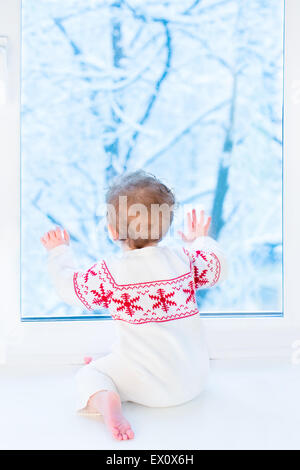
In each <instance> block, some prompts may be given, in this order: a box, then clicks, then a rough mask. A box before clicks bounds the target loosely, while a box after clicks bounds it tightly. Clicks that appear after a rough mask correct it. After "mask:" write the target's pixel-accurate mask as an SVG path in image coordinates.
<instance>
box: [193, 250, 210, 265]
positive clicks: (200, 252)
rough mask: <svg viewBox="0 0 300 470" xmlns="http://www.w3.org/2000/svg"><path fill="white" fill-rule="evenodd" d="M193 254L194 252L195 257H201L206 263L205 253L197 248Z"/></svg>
mask: <svg viewBox="0 0 300 470" xmlns="http://www.w3.org/2000/svg"><path fill="white" fill-rule="evenodd" d="M195 254H196V258H202V259H203V261H205V262H206V263H208V260H207V255H205V254H204V252H203V251H200V250H197V251H196V252H195Z"/></svg>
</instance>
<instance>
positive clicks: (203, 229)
mask: <svg viewBox="0 0 300 470" xmlns="http://www.w3.org/2000/svg"><path fill="white" fill-rule="evenodd" d="M210 223H211V217H208V218H207V221H206V223H204V211H203V210H202V211H201V212H200V217H199V219H197V214H196V210H195V209H193V210H192V213H190V212H188V215H187V224H188V233H187V234H186V235H185V234H184V233H183V232H178V233H179V235H180V236H181V238H182V240H183V241H185V242H193V241H194V240H196V238H199V237H206V236H207V234H208V229H209V226H210Z"/></svg>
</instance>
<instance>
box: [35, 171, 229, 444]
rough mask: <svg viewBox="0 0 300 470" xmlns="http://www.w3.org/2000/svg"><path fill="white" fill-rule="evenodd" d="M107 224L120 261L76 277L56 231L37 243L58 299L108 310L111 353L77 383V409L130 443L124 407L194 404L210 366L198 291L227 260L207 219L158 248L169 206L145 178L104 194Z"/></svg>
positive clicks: (158, 186) (193, 220) (159, 187)
mask: <svg viewBox="0 0 300 470" xmlns="http://www.w3.org/2000/svg"><path fill="white" fill-rule="evenodd" d="M106 202H107V205H108V211H107V224H108V231H109V234H110V236H111V238H112V239H113V240H114V241H116V242H117V243H119V244H120V245H121V247H122V250H121V251H122V253H121V254H120V255H119V256H116V255H115V256H111V257H108V258H107V259H105V260H101V261H99V262H98V263H96V264H95V265H94V266H92V267H91V268H90V269H88V270H87V271H85V272H77V271H76V270H75V268H74V265H73V260H72V254H71V250H70V247H69V241H70V238H69V235H68V233H67V232H66V230H64V231H63V232H62V231H61V230H60V229H59V228H57V229H56V230H52V231H50V232H48V233H46V234H45V235H44V237H43V238H42V239H41V241H42V243H43V245H44V246H45V248H46V249H47V250H48V252H49V257H48V263H49V264H48V266H49V272H50V275H51V277H52V280H53V283H54V285H55V287H56V289H57V292H58V293H59V295H60V296H61V298H62V299H63V300H64V301H65V302H67V303H70V304H77V305H81V307H84V308H86V309H89V310H92V309H100V308H108V309H109V312H110V314H111V316H112V318H113V319H114V321H115V325H116V329H117V337H118V341H117V343H116V344H115V345H114V346H113V350H112V352H111V353H110V354H109V355H107V356H105V357H101V358H100V359H97V360H94V361H92V362H91V363H90V364H88V365H86V366H84V367H83V368H82V369H81V370H80V371H79V373H78V374H77V376H76V379H77V385H78V391H79V401H80V403H79V405H80V406H79V408H80V409H81V411H84V412H87V413H98V414H101V415H102V416H103V418H104V422H105V424H106V426H107V427H108V429H109V431H110V432H111V434H112V435H113V437H114V438H115V439H118V440H127V439H132V438H133V437H134V433H133V430H132V428H131V426H130V424H129V422H128V421H127V420H126V419H125V417H124V416H123V413H122V402H125V401H131V402H135V403H139V404H141V405H144V406H152V407H166V406H174V405H179V404H181V403H184V402H187V401H189V400H192V399H193V398H194V397H196V396H197V395H198V394H199V393H200V392H201V391H202V390H203V388H204V386H205V383H206V379H207V376H208V371H209V357H208V352H207V347H206V343H205V338H204V331H203V326H202V323H201V320H200V317H199V311H198V309H197V304H196V297H195V296H196V290H198V289H206V288H208V287H212V286H214V285H215V284H217V283H219V282H220V281H221V280H223V279H224V278H225V276H226V260H225V257H224V254H223V253H222V250H221V249H220V247H219V245H218V244H217V242H216V241H214V240H213V239H212V238H210V237H209V236H208V229H209V226H210V221H211V220H210V218H208V219H207V220H205V215H204V211H201V213H200V216H197V214H196V211H195V210H193V211H192V213H189V214H188V221H187V222H188V224H187V226H188V230H187V233H182V232H180V236H181V238H182V240H183V241H184V243H185V247H175V248H173V247H171V246H170V247H168V246H160V245H159V242H160V241H161V239H162V238H163V237H164V235H165V234H166V233H167V231H168V229H169V227H170V225H171V223H172V220H173V213H174V205H175V197H174V195H173V193H172V191H171V190H170V189H168V188H167V187H166V186H165V185H164V184H163V183H161V182H160V181H159V180H158V179H157V178H155V177H154V176H152V175H150V174H147V173H145V172H143V171H137V172H134V173H131V174H129V175H127V176H124V177H123V178H121V179H119V180H118V181H117V182H116V183H115V184H113V186H112V187H111V188H110V189H109V191H108V193H107V196H106Z"/></svg>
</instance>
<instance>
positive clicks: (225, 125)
mask: <svg viewBox="0 0 300 470" xmlns="http://www.w3.org/2000/svg"><path fill="white" fill-rule="evenodd" d="M283 14H284V2H283V1H276V2H274V1H273V0H264V1H262V0H252V1H251V2H245V1H242V0H228V1H222V2H220V1H217V0H202V1H193V0H189V1H188V0H180V1H179V0H173V1H158V0H157V1H156V0H149V1H146V2H140V1H137V0H129V1H125V0H124V1H123V0H114V1H103V0H101V1H100V0H99V1H98V0H64V1H63V2H62V1H58V0H40V1H39V2H37V1H35V0H23V2H22V146H21V147H22V152H21V163H22V191H21V193H22V194H21V199H22V229H21V232H22V233H21V235H22V301H21V303H22V317H23V318H24V319H26V318H32V317H36V318H45V317H57V316H58V317H59V316H80V315H82V316H85V315H87V312H85V311H83V310H80V309H76V308H73V307H69V306H67V305H65V304H64V303H62V302H61V301H60V299H59V298H58V297H57V296H56V294H55V292H54V290H53V289H52V286H51V284H50V283H49V279H48V275H47V271H46V255H45V253H44V248H43V247H42V245H41V244H40V236H41V235H42V234H43V233H44V232H45V231H47V230H49V229H50V228H52V227H53V226H55V225H60V226H63V227H66V228H67V229H68V230H69V232H70V234H71V239H72V246H73V249H74V252H75V254H76V256H77V258H78V261H79V267H90V266H91V265H92V264H93V263H95V261H96V260H98V259H101V258H102V257H103V256H105V255H106V254H107V253H109V252H111V251H113V250H115V248H114V247H113V246H112V244H111V242H110V241H109V239H108V237H107V235H106V230H105V210H104V204H103V201H104V190H105V188H106V187H107V185H108V184H109V182H110V181H111V179H112V178H113V177H114V176H116V175H118V174H121V173H123V172H124V171H126V170H127V171H129V170H134V169H137V168H144V169H145V170H148V171H150V172H152V173H154V174H156V175H157V176H158V177H160V178H162V179H163V180H164V181H165V182H166V183H167V184H169V185H170V186H172V187H173V188H174V190H175V192H176V195H177V198H178V201H179V202H180V204H181V206H183V205H184V204H191V205H197V207H198V206H199V205H202V206H204V208H205V209H206V211H207V213H209V214H211V215H212V217H213V223H212V232H211V234H212V236H213V237H214V238H216V239H217V240H219V241H220V243H221V244H222V245H223V247H224V248H225V251H226V253H227V255H228V258H229V263H230V272H229V278H228V280H227V281H226V283H225V284H224V285H220V286H218V287H216V288H215V289H213V290H211V291H203V292H201V295H199V298H198V301H199V309H200V311H201V312H202V313H203V315H213V314H217V315H222V314H226V315H240V314H242V315H280V314H281V313H282V295H281V294H282V167H283V165H282V163H283V158H282V108H283V36H284V35H283ZM105 314H106V312H95V313H93V315H105ZM89 315H91V314H90V313H89Z"/></svg>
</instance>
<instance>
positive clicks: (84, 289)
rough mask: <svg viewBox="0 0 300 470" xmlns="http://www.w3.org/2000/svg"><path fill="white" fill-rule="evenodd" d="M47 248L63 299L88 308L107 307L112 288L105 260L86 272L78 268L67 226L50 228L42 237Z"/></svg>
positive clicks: (56, 286) (52, 272) (53, 274)
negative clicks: (63, 228) (77, 269)
mask: <svg viewBox="0 0 300 470" xmlns="http://www.w3.org/2000/svg"><path fill="white" fill-rule="evenodd" d="M41 242H42V244H43V245H44V247H45V248H46V250H48V271H49V274H50V277H51V279H52V281H53V284H54V286H55V289H56V291H57V293H58V295H59V296H60V297H61V299H62V300H63V301H64V302H66V303H68V304H70V305H78V306H81V307H83V306H84V308H86V309H88V310H95V309H97V310H98V309H99V308H108V306H109V304H110V302H111V297H112V288H111V284H110V279H109V276H108V275H107V269H106V264H105V263H104V262H103V261H102V262H99V263H96V264H94V265H93V266H92V267H91V268H90V269H88V270H87V271H84V272H78V271H76V269H75V264H74V260H73V255H72V251H71V248H70V246H69V243H70V237H69V235H68V233H67V232H66V230H64V231H63V232H62V231H61V230H60V228H56V230H51V231H50V232H48V233H46V234H45V235H44V237H42V238H41Z"/></svg>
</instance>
